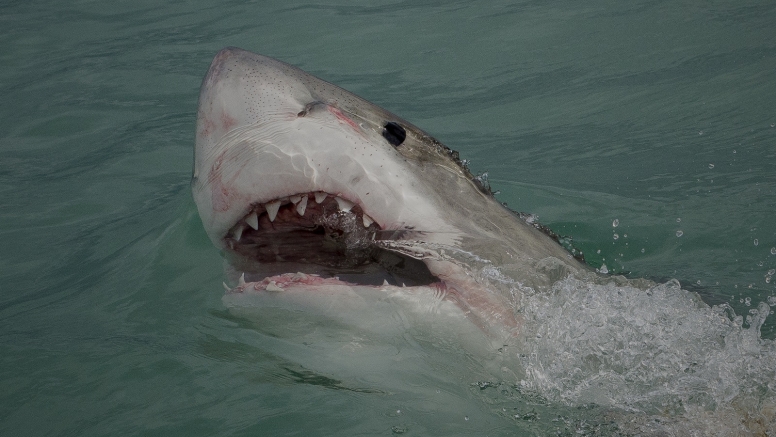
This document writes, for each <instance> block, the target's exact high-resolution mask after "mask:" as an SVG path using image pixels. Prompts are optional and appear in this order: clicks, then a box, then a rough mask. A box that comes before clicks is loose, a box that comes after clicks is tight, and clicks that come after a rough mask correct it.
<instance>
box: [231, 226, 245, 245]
mask: <svg viewBox="0 0 776 437" xmlns="http://www.w3.org/2000/svg"><path fill="white" fill-rule="evenodd" d="M244 230H245V226H243V225H237V227H235V228H234V231H232V235H233V236H234V241H240V237H242V233H243V231H244Z"/></svg>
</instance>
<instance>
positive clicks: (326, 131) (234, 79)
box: [192, 48, 587, 335]
mask: <svg viewBox="0 0 776 437" xmlns="http://www.w3.org/2000/svg"><path fill="white" fill-rule="evenodd" d="M192 188H193V192H194V198H195V200H196V203H197V207H198V209H199V213H200V216H201V218H202V222H203V223H204V225H205V229H206V230H207V233H208V235H209V236H210V239H211V240H212V241H213V243H214V244H215V245H216V246H218V247H219V248H221V249H222V250H223V251H224V252H225V254H226V256H227V258H229V259H230V260H231V262H232V263H233V264H234V265H235V266H236V267H237V269H238V270H240V271H244V272H247V273H248V278H249V279H253V280H254V281H255V282H254V283H252V284H251V285H250V287H252V288H253V289H255V290H258V289H261V290H270V291H271V290H285V289H287V288H289V287H293V288H295V289H304V288H305V287H308V288H310V289H312V288H314V287H315V286H319V285H321V281H322V280H323V279H324V278H326V280H327V281H328V282H329V284H331V283H332V281H335V280H339V279H334V278H335V277H336V278H340V279H343V278H345V277H347V278H348V279H347V281H344V280H343V281H342V282H343V285H344V284H345V282H347V283H356V284H359V283H361V282H362V281H364V280H365V281H366V282H370V281H371V282H375V281H374V278H382V279H383V283H382V285H380V283H377V284H372V285H375V286H383V287H387V286H391V285H396V286H398V285H400V284H403V285H407V284H410V285H415V286H416V287H415V288H414V289H410V290H405V292H408V293H413V292H415V293H432V294H434V295H436V296H438V297H439V298H440V299H446V300H450V301H453V302H455V303H456V304H457V305H458V306H459V307H460V308H461V309H462V310H463V311H464V312H465V313H466V314H467V315H469V318H470V319H471V320H472V321H473V322H474V323H476V324H477V325H478V326H480V327H481V328H483V329H485V330H488V331H492V332H497V333H499V334H507V335H510V334H514V333H516V332H517V331H519V327H520V320H519V317H518V316H516V313H515V306H516V304H517V301H518V300H519V296H517V295H516V293H517V290H516V289H515V288H514V287H510V288H509V289H508V290H502V291H499V290H498V289H496V288H494V287H492V286H489V285H490V284H488V283H486V282H487V281H486V280H484V279H483V278H482V277H481V275H478V274H477V273H476V272H473V271H471V263H470V262H468V260H467V259H466V258H469V257H476V258H478V259H485V260H488V262H490V263H497V264H498V265H500V266H506V267H507V268H509V270H510V271H512V272H514V273H516V275H517V276H514V275H513V278H514V279H515V280H516V281H517V282H518V283H519V284H520V287H524V288H527V289H532V290H539V289H543V288H546V287H548V286H550V285H551V284H552V283H553V282H554V281H556V280H557V279H559V278H562V277H565V276H567V275H569V274H573V273H576V272H581V271H586V270H587V269H586V268H585V267H584V266H583V265H582V264H581V263H579V262H578V261H577V260H575V259H574V258H573V257H572V256H571V255H570V254H569V253H568V252H567V251H566V250H565V249H564V248H563V247H561V246H560V245H559V244H558V243H557V242H556V241H553V240H552V239H551V238H549V237H548V236H547V235H545V234H544V233H542V232H541V231H539V230H538V229H537V228H536V227H535V226H533V225H531V224H528V223H526V222H525V221H524V220H522V219H521V218H519V217H518V215H516V214H515V213H514V212H512V211H510V210H508V209H507V208H505V207H504V206H503V205H501V204H500V203H499V202H497V201H496V200H495V199H494V198H493V196H492V195H491V194H490V191H489V190H488V189H487V188H486V187H484V186H483V185H482V183H480V182H479V181H478V180H477V179H476V178H474V177H472V174H471V173H470V172H469V171H468V170H467V169H466V168H465V166H463V165H462V164H461V162H460V160H459V159H458V155H457V153H455V152H453V151H452V150H450V149H449V148H447V147H446V146H444V145H442V144H441V143H440V142H439V141H437V140H436V139H434V138H432V137H431V136H429V135H428V134H426V133H425V132H423V131H422V130H420V129H419V128H417V127H415V126H413V125H412V124H410V123H409V122H407V121H406V120H403V119H402V118H400V117H398V116H396V115H394V114H392V113H390V112H388V111H386V110H384V109H382V108H379V107H378V106H376V105H374V104H372V103H369V102H368V101H366V100H364V99H361V98H360V97H357V96H355V95H353V94H352V93H350V92H348V91H346V90H344V89H342V88H340V87H337V86H335V85H332V84H330V83H328V82H325V81H323V80H321V79H318V78H316V77H314V76H312V75H309V74H307V73H305V72H303V71H301V70H299V69H297V68H295V67H293V66H290V65H288V64H285V63H283V62H280V61H277V60H274V59H271V58H268V57H265V56H261V55H257V54H253V53H250V52H247V51H244V50H241V49H237V48H226V49H223V50H222V51H221V52H219V53H218V55H216V57H215V59H214V60H213V62H212V64H211V66H210V70H209V71H208V73H207V76H206V77H205V79H204V81H203V84H202V88H201V93H200V97H199V111H198V114H197V140H196V150H195V163H194V176H193V181H192ZM414 260H420V261H421V262H420V263H419V262H417V261H414ZM297 273H299V274H297ZM359 273H361V274H360V275H359ZM263 274H268V275H267V277H266V278H263V277H262V276H263ZM310 274H315V275H316V276H310ZM240 287H242V288H241V289H245V288H246V285H244V284H240ZM404 288H408V287H404Z"/></svg>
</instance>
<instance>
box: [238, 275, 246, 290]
mask: <svg viewBox="0 0 776 437" xmlns="http://www.w3.org/2000/svg"><path fill="white" fill-rule="evenodd" d="M237 285H238V286H240V287H242V286H243V285H245V273H243V274H241V275H240V279H239V280H238V281H237Z"/></svg>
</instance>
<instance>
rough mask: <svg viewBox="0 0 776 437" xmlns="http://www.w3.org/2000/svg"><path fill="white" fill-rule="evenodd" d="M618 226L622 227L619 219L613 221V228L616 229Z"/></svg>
mask: <svg viewBox="0 0 776 437" xmlns="http://www.w3.org/2000/svg"><path fill="white" fill-rule="evenodd" d="M617 226H620V221H619V220H618V219H614V220H613V221H612V227H613V228H616V227H617Z"/></svg>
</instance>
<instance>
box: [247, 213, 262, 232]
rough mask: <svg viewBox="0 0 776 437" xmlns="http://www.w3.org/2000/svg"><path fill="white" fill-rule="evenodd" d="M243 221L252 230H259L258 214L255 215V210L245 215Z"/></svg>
mask: <svg viewBox="0 0 776 437" xmlns="http://www.w3.org/2000/svg"><path fill="white" fill-rule="evenodd" d="M245 223H248V226H250V227H252V228H253V230H254V231H258V230H259V216H257V215H256V211H251V213H250V214H248V216H247V217H245Z"/></svg>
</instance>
